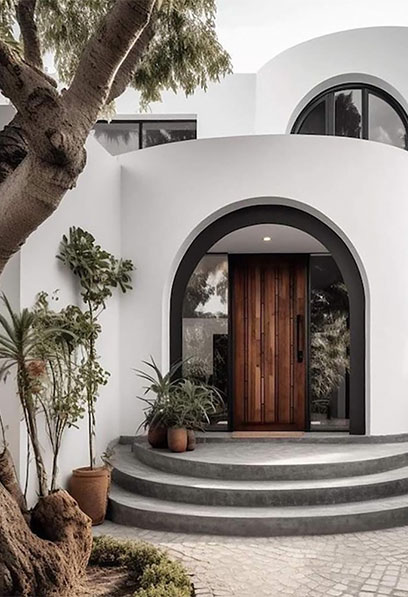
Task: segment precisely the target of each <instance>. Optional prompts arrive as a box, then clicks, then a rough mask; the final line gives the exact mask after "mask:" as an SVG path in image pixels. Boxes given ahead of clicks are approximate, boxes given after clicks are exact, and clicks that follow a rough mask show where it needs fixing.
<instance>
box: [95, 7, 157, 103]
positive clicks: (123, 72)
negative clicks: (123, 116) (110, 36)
mask: <svg viewBox="0 0 408 597" xmlns="http://www.w3.org/2000/svg"><path fill="white" fill-rule="evenodd" d="M154 33H155V31H154V22H153V18H151V20H150V21H149V23H148V24H147V25H146V27H145V28H144V29H143V31H142V33H141V34H140V36H139V37H138V39H137V40H136V42H135V43H134V44H133V47H132V49H131V50H130V52H129V53H128V55H127V56H126V58H125V60H124V61H123V62H122V65H121V67H120V68H119V70H118V72H117V74H116V77H115V79H114V81H113V83H112V85H111V88H110V92H109V97H108V101H107V103H108V104H110V103H111V102H113V101H114V100H115V99H116V98H117V97H119V96H120V95H122V93H124V92H125V91H126V89H127V87H128V86H129V84H130V82H131V81H132V78H133V76H134V74H135V72H136V71H137V69H138V66H139V64H140V61H141V59H142V57H143V54H145V52H146V50H147V48H148V47H149V44H150V42H151V40H152V39H153V37H154Z"/></svg>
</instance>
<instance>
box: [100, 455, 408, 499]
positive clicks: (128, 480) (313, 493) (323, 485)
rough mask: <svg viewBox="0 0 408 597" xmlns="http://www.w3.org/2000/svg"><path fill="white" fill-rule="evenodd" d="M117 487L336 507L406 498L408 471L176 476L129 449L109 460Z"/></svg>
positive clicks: (158, 494)
mask: <svg viewBox="0 0 408 597" xmlns="http://www.w3.org/2000/svg"><path fill="white" fill-rule="evenodd" d="M111 464H112V465H113V467H114V469H113V472H112V478H113V480H114V482H115V483H116V484H117V485H118V486H120V487H122V488H123V489H126V490H128V491H130V492H133V493H137V494H140V495H143V496H146V497H153V498H160V499H162V500H168V501H173V502H185V503H190V504H202V505H211V506H221V507H223V506H235V507H266V506H296V505H297V506H306V505H317V504H336V503H342V502H358V501H363V500H372V499H380V498H384V497H388V496H395V495H402V494H404V493H408V466H407V467H402V468H398V469H391V470H389V471H384V472H380V473H375V474H368V475H360V476H351V477H338V478H330V479H305V480H304V479H297V480H262V481H258V480H257V481H247V480H229V479H208V478H204V477H192V476H183V475H178V474H173V473H169V472H165V471H161V470H159V469H154V468H152V467H150V466H148V465H146V464H143V463H142V462H140V461H139V460H137V459H136V458H135V457H134V455H132V453H131V450H130V446H126V445H118V446H116V448H115V455H114V457H113V458H112V459H111Z"/></svg>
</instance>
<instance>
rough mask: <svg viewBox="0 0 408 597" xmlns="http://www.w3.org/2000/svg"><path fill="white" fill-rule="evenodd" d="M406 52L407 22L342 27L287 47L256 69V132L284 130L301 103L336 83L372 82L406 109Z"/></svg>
mask: <svg viewBox="0 0 408 597" xmlns="http://www.w3.org/2000/svg"><path fill="white" fill-rule="evenodd" d="M407 55H408V28H407V27H374V28H367V29H354V30H351V31H342V32H340V33H333V34H331V35H326V36H324V37H319V38H316V39H313V40H311V41H308V42H305V43H303V44H300V45H298V46H295V47H293V48H290V49H289V50H287V51H285V52H283V53H282V54H280V55H279V56H277V57H276V58H274V59H272V60H271V61H270V62H268V63H267V64H266V65H265V66H264V67H263V68H262V69H261V70H260V71H259V72H258V74H257V89H256V121H255V132H256V133H258V134H259V133H286V132H289V131H290V130H291V127H292V125H293V124H294V121H295V118H296V116H297V115H298V114H299V113H300V111H301V109H302V108H304V107H305V105H306V104H307V103H308V102H309V101H310V100H311V99H313V97H315V96H316V95H317V94H318V93H320V92H321V91H323V90H324V89H327V88H328V87H330V86H332V85H336V84H338V83H346V82H363V83H371V84H373V85H376V86H378V87H380V88H383V89H384V90H385V91H388V92H389V93H391V95H393V96H394V97H395V98H396V99H397V100H398V101H400V103H401V104H402V105H403V107H404V108H405V109H406V110H407V108H408V77H407V68H406V56H407Z"/></svg>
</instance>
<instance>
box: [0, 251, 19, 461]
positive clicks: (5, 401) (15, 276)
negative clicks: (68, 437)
mask: <svg viewBox="0 0 408 597" xmlns="http://www.w3.org/2000/svg"><path fill="white" fill-rule="evenodd" d="M0 292H2V293H4V294H5V295H6V297H7V299H8V301H9V302H10V304H11V307H12V308H13V309H14V310H16V311H18V309H19V307H20V254H19V253H18V254H17V255H14V257H13V258H12V259H11V260H10V261H9V262H8V264H7V265H6V268H5V270H4V272H3V273H2V275H1V277H0ZM0 313H1V314H2V315H6V316H7V312H6V308H5V306H4V304H3V302H0ZM0 333H2V332H0ZM13 374H14V372H13V371H11V374H10V375H9V376H8V377H7V379H6V381H5V383H4V382H3V381H0V414H1V417H2V419H3V423H4V425H5V427H6V440H7V443H8V447H9V449H10V452H11V454H12V456H13V459H14V462H16V463H18V462H19V459H20V433H19V430H20V419H21V409H20V404H19V401H18V398H17V394H16V386H15V384H14V379H13Z"/></svg>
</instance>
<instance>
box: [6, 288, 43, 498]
mask: <svg viewBox="0 0 408 597" xmlns="http://www.w3.org/2000/svg"><path fill="white" fill-rule="evenodd" d="M1 300H2V302H3V304H4V306H5V310H6V315H7V317H6V316H5V315H1V314H0V330H1V333H0V361H2V365H1V367H0V379H1V378H4V377H5V376H6V375H7V374H8V373H9V372H10V371H11V370H12V369H16V380H17V388H18V395H19V398H20V402H21V407H22V410H23V414H24V419H25V423H26V425H27V431H28V433H29V436H30V440H31V444H32V447H33V452H34V458H35V464H36V470H37V477H38V482H39V492H40V496H45V495H47V493H48V482H47V473H46V468H45V465H44V460H43V457H42V453H41V447H40V442H39V439H38V428H37V420H36V414H37V410H38V406H39V405H38V400H37V399H36V393H37V392H36V385H37V384H38V378H39V377H41V374H42V373H43V372H44V369H45V368H44V367H43V363H42V362H41V361H39V360H38V352H37V347H38V338H37V336H36V334H35V331H34V319H35V316H34V314H33V313H32V312H31V311H29V310H28V309H23V310H22V311H21V313H15V312H14V311H13V309H12V307H11V304H10V302H9V301H8V299H7V298H6V296H5V295H4V294H2V295H1Z"/></svg>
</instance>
